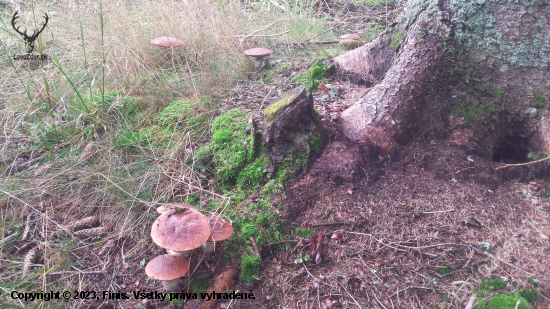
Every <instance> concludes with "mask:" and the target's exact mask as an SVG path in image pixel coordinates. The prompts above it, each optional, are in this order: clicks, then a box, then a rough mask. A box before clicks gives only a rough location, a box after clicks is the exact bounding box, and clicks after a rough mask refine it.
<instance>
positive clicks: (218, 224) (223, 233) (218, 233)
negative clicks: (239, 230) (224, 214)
mask: <svg viewBox="0 0 550 309" xmlns="http://www.w3.org/2000/svg"><path fill="white" fill-rule="evenodd" d="M208 221H210V228H211V229H212V234H211V235H210V237H209V238H208V241H222V240H226V239H228V238H229V237H231V235H232V234H233V226H231V223H229V222H228V221H227V220H225V219H223V218H220V217H216V216H214V217H210V218H208Z"/></svg>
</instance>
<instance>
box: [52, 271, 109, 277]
mask: <svg viewBox="0 0 550 309" xmlns="http://www.w3.org/2000/svg"><path fill="white" fill-rule="evenodd" d="M62 275H107V274H105V272H103V271H102V270H93V271H72V270H64V271H56V272H53V273H48V274H47V276H62Z"/></svg>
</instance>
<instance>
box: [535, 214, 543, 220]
mask: <svg viewBox="0 0 550 309" xmlns="http://www.w3.org/2000/svg"><path fill="white" fill-rule="evenodd" d="M533 218H534V219H535V220H542V218H541V217H540V216H539V215H537V214H533Z"/></svg>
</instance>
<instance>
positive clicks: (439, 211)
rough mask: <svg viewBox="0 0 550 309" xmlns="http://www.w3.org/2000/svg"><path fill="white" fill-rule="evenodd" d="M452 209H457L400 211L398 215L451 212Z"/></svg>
mask: <svg viewBox="0 0 550 309" xmlns="http://www.w3.org/2000/svg"><path fill="white" fill-rule="evenodd" d="M451 211H455V209H449V210H438V211H414V212H398V213H396V215H416V214H436V213H442V212H451Z"/></svg>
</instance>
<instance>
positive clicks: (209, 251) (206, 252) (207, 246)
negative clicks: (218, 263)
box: [202, 241, 216, 256]
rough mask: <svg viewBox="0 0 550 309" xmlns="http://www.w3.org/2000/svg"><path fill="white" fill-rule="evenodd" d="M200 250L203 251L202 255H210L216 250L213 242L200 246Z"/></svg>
mask: <svg viewBox="0 0 550 309" xmlns="http://www.w3.org/2000/svg"><path fill="white" fill-rule="evenodd" d="M202 249H203V250H204V255H206V256H208V255H212V254H213V253H214V250H215V249H216V243H215V242H213V241H207V242H205V243H204V244H202Z"/></svg>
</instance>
